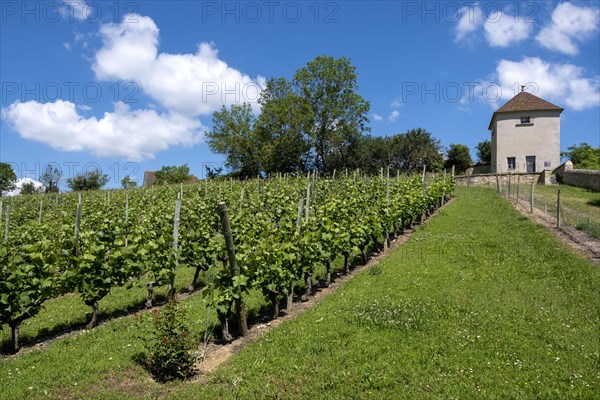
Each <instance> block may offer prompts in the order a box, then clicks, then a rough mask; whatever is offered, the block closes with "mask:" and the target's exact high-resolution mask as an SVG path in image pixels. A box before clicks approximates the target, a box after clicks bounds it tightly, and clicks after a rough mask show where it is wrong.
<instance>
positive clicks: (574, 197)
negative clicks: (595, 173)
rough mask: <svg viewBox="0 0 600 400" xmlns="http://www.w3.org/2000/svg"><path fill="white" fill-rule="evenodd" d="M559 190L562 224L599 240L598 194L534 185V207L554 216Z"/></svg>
mask: <svg viewBox="0 0 600 400" xmlns="http://www.w3.org/2000/svg"><path fill="white" fill-rule="evenodd" d="M559 189H560V201H561V209H562V210H563V215H562V222H564V223H566V224H567V225H570V226H573V227H575V228H577V229H579V230H581V231H584V232H586V233H587V234H589V235H591V236H593V237H595V238H596V239H600V192H595V191H593V190H590V189H584V188H579V187H575V186H569V185H552V186H544V185H536V187H535V196H536V206H537V207H538V208H541V209H544V205H545V204H547V206H548V210H549V211H548V212H549V213H552V215H556V200H557V193H558V190H559Z"/></svg>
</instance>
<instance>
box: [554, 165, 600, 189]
mask: <svg viewBox="0 0 600 400" xmlns="http://www.w3.org/2000/svg"><path fill="white" fill-rule="evenodd" d="M563 183H566V184H567V185H571V186H577V187H582V188H586V189H592V190H595V191H597V192H600V171H594V170H591V169H573V170H570V171H565V173H564V174H563Z"/></svg>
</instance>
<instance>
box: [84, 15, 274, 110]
mask: <svg viewBox="0 0 600 400" xmlns="http://www.w3.org/2000/svg"><path fill="white" fill-rule="evenodd" d="M133 19H134V20H136V21H137V22H136V23H128V22H127V21H128V20H133ZM100 36H101V38H102V43H103V46H102V48H101V49H100V50H99V51H98V52H97V53H96V55H95V60H94V64H93V67H92V68H93V70H94V72H95V74H96V77H97V78H98V79H101V80H123V81H133V82H136V83H137V84H138V85H139V86H140V88H141V89H142V90H143V91H144V92H145V93H146V94H148V95H149V96H151V97H152V98H153V99H155V100H156V101H158V102H159V103H160V104H161V105H162V106H164V107H166V108H168V109H170V110H174V111H177V112H179V113H183V114H185V115H188V116H192V115H209V114H212V113H213V112H214V111H216V110H219V109H220V108H221V106H222V105H224V104H232V103H242V102H248V103H252V104H254V105H255V107H257V100H258V97H259V93H260V90H261V88H262V87H263V86H264V84H265V79H264V78H263V77H261V76H258V77H257V78H255V79H252V78H251V77H250V76H248V75H246V74H244V73H242V72H240V71H238V70H237V69H235V68H232V67H230V66H229V65H228V64H227V63H225V62H224V61H222V60H221V59H219V57H218V51H217V49H216V48H215V46H214V45H213V44H211V43H201V44H200V45H199V47H198V51H197V52H196V53H193V54H192V53H188V54H168V53H159V52H158V41H159V29H158V27H157V26H156V24H155V23H154V21H153V20H152V19H151V18H149V17H145V16H141V15H137V14H131V15H128V16H125V18H124V21H123V22H121V23H118V24H114V23H111V24H107V25H104V26H102V28H101V29H100Z"/></svg>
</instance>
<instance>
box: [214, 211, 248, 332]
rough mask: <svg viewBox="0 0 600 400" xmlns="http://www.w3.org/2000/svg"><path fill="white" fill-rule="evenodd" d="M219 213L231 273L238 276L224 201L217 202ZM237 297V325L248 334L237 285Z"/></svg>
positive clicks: (239, 289) (239, 287) (240, 289)
mask: <svg viewBox="0 0 600 400" xmlns="http://www.w3.org/2000/svg"><path fill="white" fill-rule="evenodd" d="M219 214H220V215H221V222H222V229H223V238H224V239H225V244H226V246H227V256H228V258H229V267H230V268H231V275H232V276H233V277H239V275H240V270H239V268H238V265H237V261H236V259H235V246H234V244H233V238H232V237H231V226H230V225H229V216H228V214H227V205H226V204H225V203H224V202H220V203H219ZM237 294H238V296H237V298H236V299H235V314H236V317H237V321H238V325H239V327H240V333H241V335H242V336H246V335H247V334H248V324H247V322H246V312H245V311H244V305H243V302H242V288H241V286H238V290H237Z"/></svg>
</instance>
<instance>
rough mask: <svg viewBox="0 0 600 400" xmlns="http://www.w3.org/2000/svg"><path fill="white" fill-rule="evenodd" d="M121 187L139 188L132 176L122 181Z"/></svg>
mask: <svg viewBox="0 0 600 400" xmlns="http://www.w3.org/2000/svg"><path fill="white" fill-rule="evenodd" d="M121 186H122V187H123V189H129V188H134V187H136V186H137V181H135V180H134V179H133V178H132V177H131V176H130V175H127V176H126V177H124V178H123V179H121Z"/></svg>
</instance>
